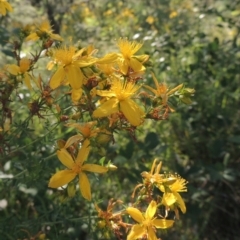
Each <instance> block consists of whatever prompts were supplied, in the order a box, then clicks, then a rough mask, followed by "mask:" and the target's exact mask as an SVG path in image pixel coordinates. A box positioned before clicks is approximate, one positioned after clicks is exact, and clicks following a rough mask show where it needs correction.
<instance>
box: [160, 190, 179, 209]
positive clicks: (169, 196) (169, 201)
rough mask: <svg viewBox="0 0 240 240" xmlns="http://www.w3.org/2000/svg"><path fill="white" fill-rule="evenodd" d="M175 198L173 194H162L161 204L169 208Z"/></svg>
mask: <svg viewBox="0 0 240 240" xmlns="http://www.w3.org/2000/svg"><path fill="white" fill-rule="evenodd" d="M176 200H177V199H176V198H175V196H174V194H173V193H164V194H163V204H164V205H167V206H171V205H173V204H174V203H175V202H176Z"/></svg>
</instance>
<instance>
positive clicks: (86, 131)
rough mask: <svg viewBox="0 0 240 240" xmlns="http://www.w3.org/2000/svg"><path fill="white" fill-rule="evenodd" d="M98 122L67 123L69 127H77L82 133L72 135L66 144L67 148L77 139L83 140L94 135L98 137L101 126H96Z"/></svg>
mask: <svg viewBox="0 0 240 240" xmlns="http://www.w3.org/2000/svg"><path fill="white" fill-rule="evenodd" d="M96 124H97V122H96V121H92V122H87V123H69V124H67V126H68V127H73V128H76V129H77V130H78V131H79V132H80V134H77V135H74V136H72V137H70V138H69V139H68V140H67V142H66V144H65V146H64V147H65V148H68V147H69V146H70V145H72V144H73V143H75V142H77V141H82V140H84V139H90V138H92V137H96V136H97V133H98V132H99V128H95V125H96Z"/></svg>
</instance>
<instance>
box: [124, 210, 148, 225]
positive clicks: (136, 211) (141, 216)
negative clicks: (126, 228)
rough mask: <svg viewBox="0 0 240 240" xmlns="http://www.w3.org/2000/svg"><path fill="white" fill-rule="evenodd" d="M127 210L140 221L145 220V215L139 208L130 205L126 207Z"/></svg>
mask: <svg viewBox="0 0 240 240" xmlns="http://www.w3.org/2000/svg"><path fill="white" fill-rule="evenodd" d="M126 211H127V213H128V214H129V215H131V217H132V218H133V219H134V220H135V221H137V222H138V223H141V222H143V221H144V217H143V215H142V213H141V212H140V211H139V210H138V209H137V208H133V207H128V208H127V209H126Z"/></svg>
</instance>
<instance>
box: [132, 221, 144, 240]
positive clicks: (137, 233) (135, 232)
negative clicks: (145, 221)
mask: <svg viewBox="0 0 240 240" xmlns="http://www.w3.org/2000/svg"><path fill="white" fill-rule="evenodd" d="M145 233H146V229H145V227H144V226H141V225H134V226H133V227H132V229H131V231H130V233H129V234H128V236H127V240H135V239H138V238H140V237H141V236H143V235H144V234H145Z"/></svg>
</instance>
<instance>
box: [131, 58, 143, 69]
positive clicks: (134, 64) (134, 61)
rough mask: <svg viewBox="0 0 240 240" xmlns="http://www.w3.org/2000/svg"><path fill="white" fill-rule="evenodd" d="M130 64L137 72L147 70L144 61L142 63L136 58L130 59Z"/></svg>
mask: <svg viewBox="0 0 240 240" xmlns="http://www.w3.org/2000/svg"><path fill="white" fill-rule="evenodd" d="M129 65H130V67H131V68H132V69H133V70H134V71H135V72H140V71H144V70H145V67H144V66H143V65H142V63H140V62H139V61H138V60H137V59H135V58H131V59H130V63H129Z"/></svg>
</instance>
